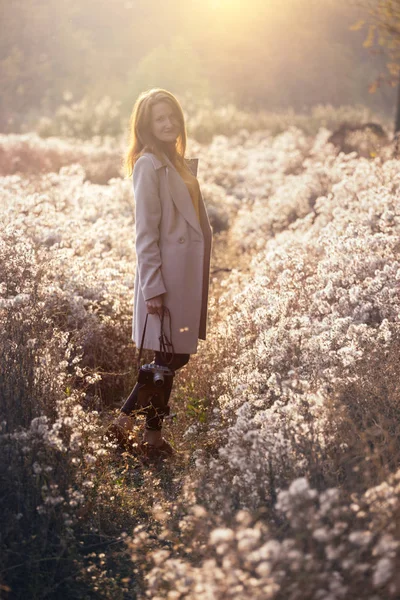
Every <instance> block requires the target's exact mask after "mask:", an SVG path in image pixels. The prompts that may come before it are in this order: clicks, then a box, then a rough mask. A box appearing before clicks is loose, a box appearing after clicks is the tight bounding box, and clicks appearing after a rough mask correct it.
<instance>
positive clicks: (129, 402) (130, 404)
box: [121, 351, 190, 415]
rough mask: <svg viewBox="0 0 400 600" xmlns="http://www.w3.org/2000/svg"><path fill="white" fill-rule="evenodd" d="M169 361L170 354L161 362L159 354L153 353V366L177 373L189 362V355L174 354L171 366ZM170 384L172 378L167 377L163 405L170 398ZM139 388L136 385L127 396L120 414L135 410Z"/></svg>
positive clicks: (137, 384)
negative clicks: (167, 368)
mask: <svg viewBox="0 0 400 600" xmlns="http://www.w3.org/2000/svg"><path fill="white" fill-rule="evenodd" d="M170 359H171V354H167V358H166V360H163V358H162V356H161V353H160V352H157V351H156V352H155V356H154V362H155V364H156V365H160V366H163V367H166V366H167V367H169V368H170V369H171V370H172V371H177V370H178V369H180V368H181V367H183V366H185V365H186V364H187V363H188V362H189V359H190V354H175V355H174V358H173V360H172V362H171V364H168V363H169V361H170ZM172 383H173V382H172V378H169V377H168V378H167V381H166V387H165V389H164V393H165V396H164V398H165V404H168V401H169V397H170V395H171V391H172ZM139 388H140V384H139V383H136V384H135V387H134V388H133V390H132V391H131V393H130V394H129V396H128V398H127V399H126V400H125V402H124V404H123V406H122V408H121V412H123V413H124V414H126V415H130V414H131V412H132V411H134V410H135V408H137V400H138V390H139Z"/></svg>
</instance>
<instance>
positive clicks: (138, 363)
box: [137, 313, 149, 371]
mask: <svg viewBox="0 0 400 600" xmlns="http://www.w3.org/2000/svg"><path fill="white" fill-rule="evenodd" d="M148 316H149V313H147V314H146V320H145V322H144V327H143V334H142V341H141V342H140V348H139V356H138V359H137V368H138V371H139V370H140V359H141V358H142V352H143V342H144V334H145V333H146V326H147V319H148Z"/></svg>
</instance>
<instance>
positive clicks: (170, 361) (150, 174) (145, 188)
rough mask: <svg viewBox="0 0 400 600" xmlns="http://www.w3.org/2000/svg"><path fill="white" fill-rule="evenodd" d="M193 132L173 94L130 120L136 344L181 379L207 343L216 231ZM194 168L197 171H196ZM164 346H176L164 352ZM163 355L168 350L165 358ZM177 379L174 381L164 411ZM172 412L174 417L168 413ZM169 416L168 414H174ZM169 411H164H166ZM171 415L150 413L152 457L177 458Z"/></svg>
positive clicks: (132, 406)
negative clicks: (167, 425) (166, 433)
mask: <svg viewBox="0 0 400 600" xmlns="http://www.w3.org/2000/svg"><path fill="white" fill-rule="evenodd" d="M185 150H186V126H185V119H184V115H183V111H182V108H181V106H180V104H179V102H178V100H177V99H176V98H175V96H174V95H173V94H171V93H170V92H168V91H167V90H164V89H161V88H156V89H151V90H149V91H146V92H143V93H142V94H141V95H140V96H139V97H138V99H137V101H136V103H135V106H134V108H133V111H132V116H131V119H130V145H129V149H128V151H127V154H126V158H125V168H126V172H127V174H128V176H129V177H130V176H131V175H133V189H134V198H135V227H136V256H137V268H136V278H135V291H134V314H133V328H132V339H133V341H134V342H135V344H136V346H137V347H138V348H139V347H140V344H141V338H142V334H143V329H144V326H145V321H146V315H148V317H147V323H146V332H145V336H144V343H143V348H145V349H148V350H153V351H154V353H155V354H154V364H155V365H159V366H167V367H169V369H171V371H172V373H173V374H174V373H175V371H177V370H178V369H180V368H181V367H183V366H184V365H186V364H187V363H188V361H189V359H190V355H191V354H195V353H196V352H197V343H198V339H199V338H200V339H203V340H205V339H206V328H207V304H208V289H209V275H210V255H211V246H212V229H211V226H210V222H209V219H208V215H207V211H206V208H205V204H204V201H203V198H202V195H201V191H200V187H199V183H198V180H197V178H196V176H195V175H196V173H197V168H196V167H197V164H196V163H197V160H196V159H193V160H191V161H190V160H187V159H185ZM189 165H191V168H189ZM161 320H163V325H164V328H163V329H164V331H163V333H164V334H166V337H165V335H164V338H163V340H164V341H165V340H166V341H167V342H171V344H172V348H171V347H168V350H169V351H168V352H165V347H164V346H163V347H162V348H160V326H161ZM161 350H164V351H163V352H162V351H161ZM172 382H173V377H172V376H171V377H166V378H165V384H164V407H165V405H167V404H168V400H169V397H170V394H171V389H172ZM139 388H140V384H136V385H135V387H134V389H133V390H132V392H131V394H130V395H129V397H128V399H127V400H126V402H125V403H124V405H123V407H122V408H121V412H120V414H119V416H118V418H117V420H116V421H115V422H114V430H113V431H114V434H116V435H117V438H118V439H119V440H120V441H125V440H126V437H127V435H128V434H129V431H131V430H132V428H133V422H132V419H131V417H130V415H131V414H132V413H133V412H134V411H135V410H137V409H138V390H139ZM166 412H167V411H166ZM166 412H165V411H164V414H166ZM161 413H163V411H161ZM163 416H164V415H163V414H161V415H160V411H157V409H155V410H153V409H152V410H150V411H149V410H148V411H147V415H146V425H145V430H144V435H143V442H142V443H141V444H139V450H140V451H141V452H142V453H144V454H146V455H147V456H161V455H169V454H173V449H172V447H171V445H170V444H168V442H167V441H166V440H165V439H164V438H163V436H162V422H163Z"/></svg>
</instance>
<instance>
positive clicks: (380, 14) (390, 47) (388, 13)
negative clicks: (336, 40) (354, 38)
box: [350, 0, 400, 133]
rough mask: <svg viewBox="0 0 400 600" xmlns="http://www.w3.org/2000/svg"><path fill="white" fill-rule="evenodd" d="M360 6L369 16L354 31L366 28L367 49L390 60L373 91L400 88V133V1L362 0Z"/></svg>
mask: <svg viewBox="0 0 400 600" xmlns="http://www.w3.org/2000/svg"><path fill="white" fill-rule="evenodd" d="M359 5H361V6H363V7H365V8H366V9H367V13H368V17H367V18H365V19H360V20H359V21H358V22H357V23H355V24H354V25H352V26H351V27H350V29H351V30H353V31H358V30H360V29H362V28H363V27H364V26H366V27H367V37H366V39H365V40H364V43H363V46H364V47H365V48H369V49H370V50H371V52H372V53H373V54H377V53H380V54H382V53H383V54H385V55H386V57H387V62H386V67H387V69H386V72H385V73H379V75H378V76H377V78H376V79H375V80H374V81H373V82H372V83H371V85H370V87H369V91H370V93H375V91H376V90H377V89H378V88H380V87H381V86H382V85H385V84H388V85H390V86H391V87H395V86H396V85H397V89H398V93H397V108H396V119H395V129H394V130H395V133H396V132H398V131H400V0H369V1H368V0H361V2H360V3H359ZM377 46H378V47H377Z"/></svg>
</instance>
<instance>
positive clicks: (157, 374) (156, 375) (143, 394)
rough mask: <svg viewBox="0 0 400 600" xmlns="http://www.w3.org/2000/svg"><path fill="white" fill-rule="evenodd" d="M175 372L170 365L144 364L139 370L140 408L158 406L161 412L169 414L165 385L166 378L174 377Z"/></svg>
mask: <svg viewBox="0 0 400 600" xmlns="http://www.w3.org/2000/svg"><path fill="white" fill-rule="evenodd" d="M174 375H175V372H174V371H172V370H171V369H169V368H168V367H163V366H161V365H156V364H155V363H150V364H146V365H142V366H141V367H140V370H139V375H138V379H137V381H138V383H139V384H140V387H139V390H138V404H139V406H140V408H142V409H145V408H146V407H148V406H150V405H152V406H154V407H155V408H157V410H158V412H159V414H161V413H162V414H165V415H167V414H168V413H169V410H168V406H166V405H165V402H164V385H165V382H166V380H167V379H168V378H169V377H170V378H172V377H174Z"/></svg>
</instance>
